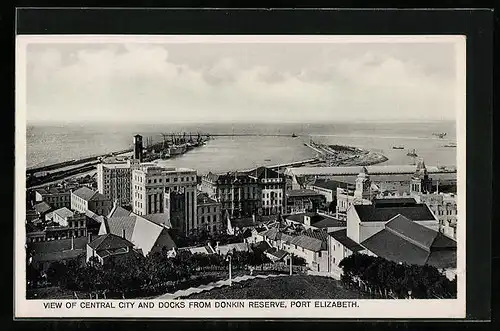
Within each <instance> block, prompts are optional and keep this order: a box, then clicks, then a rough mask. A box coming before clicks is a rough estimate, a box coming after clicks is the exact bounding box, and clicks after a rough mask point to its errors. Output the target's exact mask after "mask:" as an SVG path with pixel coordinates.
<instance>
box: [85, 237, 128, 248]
mask: <svg viewBox="0 0 500 331" xmlns="http://www.w3.org/2000/svg"><path fill="white" fill-rule="evenodd" d="M89 246H90V247H92V248H93V249H94V250H96V251H98V250H108V249H118V248H123V247H133V246H134V244H132V243H131V242H130V241H128V240H126V239H124V238H122V237H119V236H116V235H114V234H109V233H108V234H103V235H100V236H97V237H96V238H95V239H94V240H93V241H92V242H91V243H89Z"/></svg>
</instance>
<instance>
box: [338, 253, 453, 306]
mask: <svg viewBox="0 0 500 331" xmlns="http://www.w3.org/2000/svg"><path fill="white" fill-rule="evenodd" d="M339 266H340V267H341V268H342V269H343V276H342V279H341V281H342V282H343V283H344V284H346V285H348V286H351V285H354V286H360V287H361V289H363V290H365V291H369V292H371V293H378V294H379V295H381V296H384V297H389V296H391V297H396V298H408V297H410V296H411V297H412V298H416V299H433V298H456V295H457V287H456V279H455V280H454V281H450V280H449V279H448V278H446V276H445V275H443V274H441V273H440V272H439V271H438V270H437V269H436V268H435V267H432V266H428V265H424V266H418V265H407V264H399V263H396V262H393V261H388V260H386V259H384V258H381V257H373V256H369V255H366V254H353V255H350V256H348V257H346V258H345V259H343V260H342V261H341V262H340V264H339ZM410 293H411V294H410Z"/></svg>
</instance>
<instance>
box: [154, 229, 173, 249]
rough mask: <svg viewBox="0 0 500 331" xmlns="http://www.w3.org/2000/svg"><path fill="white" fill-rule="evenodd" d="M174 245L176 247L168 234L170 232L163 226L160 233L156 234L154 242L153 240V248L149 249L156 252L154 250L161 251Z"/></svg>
mask: <svg viewBox="0 0 500 331" xmlns="http://www.w3.org/2000/svg"><path fill="white" fill-rule="evenodd" d="M176 247H177V245H176V244H175V242H174V240H173V239H172V237H171V236H170V233H168V229H167V228H163V230H162V231H161V233H160V235H159V236H158V239H156V242H155V244H154V246H153V248H152V249H151V251H152V252H156V251H161V250H163V249H166V250H167V251H170V250H172V249H174V248H176Z"/></svg>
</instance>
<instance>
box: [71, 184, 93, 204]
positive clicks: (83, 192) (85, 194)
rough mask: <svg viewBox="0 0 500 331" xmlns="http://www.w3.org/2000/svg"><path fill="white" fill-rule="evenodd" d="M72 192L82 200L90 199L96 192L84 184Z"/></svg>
mask: <svg viewBox="0 0 500 331" xmlns="http://www.w3.org/2000/svg"><path fill="white" fill-rule="evenodd" d="M73 194H74V195H76V196H77V197H79V198H82V199H83V200H86V201H90V200H91V199H92V198H93V197H94V196H95V195H96V194H98V193H97V192H96V191H93V190H91V189H89V188H88V187H86V186H83V187H80V188H79V189H78V190H76V191H73Z"/></svg>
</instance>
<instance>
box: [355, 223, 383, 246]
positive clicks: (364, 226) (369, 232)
mask: <svg viewBox="0 0 500 331" xmlns="http://www.w3.org/2000/svg"><path fill="white" fill-rule="evenodd" d="M385 223H387V222H361V223H360V224H359V241H356V242H357V243H361V242H363V241H365V240H366V239H368V238H370V237H371V236H373V235H375V234H377V233H379V232H380V231H382V230H383V229H384V228H385Z"/></svg>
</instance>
